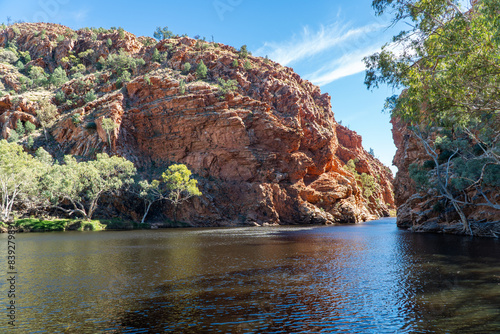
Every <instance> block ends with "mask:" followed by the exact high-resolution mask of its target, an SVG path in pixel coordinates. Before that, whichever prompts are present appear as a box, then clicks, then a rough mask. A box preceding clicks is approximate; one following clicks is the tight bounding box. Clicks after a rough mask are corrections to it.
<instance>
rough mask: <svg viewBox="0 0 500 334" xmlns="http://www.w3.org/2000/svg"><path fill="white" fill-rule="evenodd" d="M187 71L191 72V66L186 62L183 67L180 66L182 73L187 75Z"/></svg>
mask: <svg viewBox="0 0 500 334" xmlns="http://www.w3.org/2000/svg"><path fill="white" fill-rule="evenodd" d="M189 71H191V64H190V63H188V62H185V63H184V65H183V66H182V73H183V74H188V73H189Z"/></svg>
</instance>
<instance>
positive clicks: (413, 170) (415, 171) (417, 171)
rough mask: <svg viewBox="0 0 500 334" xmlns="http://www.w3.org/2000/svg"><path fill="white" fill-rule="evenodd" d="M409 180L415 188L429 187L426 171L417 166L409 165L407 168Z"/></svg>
mask: <svg viewBox="0 0 500 334" xmlns="http://www.w3.org/2000/svg"><path fill="white" fill-rule="evenodd" d="M408 171H409V174H410V178H411V179H412V180H413V181H415V183H416V185H417V188H419V189H424V188H426V187H428V186H429V175H427V171H426V170H424V169H423V168H421V167H420V166H419V165H417V164H414V163H413V164H411V165H410V167H409V168H408Z"/></svg>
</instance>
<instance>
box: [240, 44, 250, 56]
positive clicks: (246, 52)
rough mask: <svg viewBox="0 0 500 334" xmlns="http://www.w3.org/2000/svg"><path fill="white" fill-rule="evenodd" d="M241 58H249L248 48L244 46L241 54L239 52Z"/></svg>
mask: <svg viewBox="0 0 500 334" xmlns="http://www.w3.org/2000/svg"><path fill="white" fill-rule="evenodd" d="M239 56H240V58H246V57H248V50H247V46H246V45H242V46H241V48H240V52H239Z"/></svg>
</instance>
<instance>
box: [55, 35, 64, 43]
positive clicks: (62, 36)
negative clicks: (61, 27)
mask: <svg viewBox="0 0 500 334" xmlns="http://www.w3.org/2000/svg"><path fill="white" fill-rule="evenodd" d="M62 41H64V35H58V36H57V38H56V42H57V43H61V42H62Z"/></svg>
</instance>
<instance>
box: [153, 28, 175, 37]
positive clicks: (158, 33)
mask: <svg viewBox="0 0 500 334" xmlns="http://www.w3.org/2000/svg"><path fill="white" fill-rule="evenodd" d="M153 37H154V38H156V39H157V40H162V39H168V38H172V37H174V34H173V33H172V32H171V31H170V30H168V27H166V26H165V27H163V28H161V27H156V30H155V32H154V33H153Z"/></svg>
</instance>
